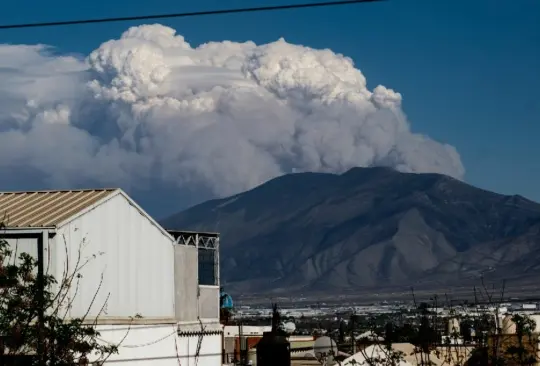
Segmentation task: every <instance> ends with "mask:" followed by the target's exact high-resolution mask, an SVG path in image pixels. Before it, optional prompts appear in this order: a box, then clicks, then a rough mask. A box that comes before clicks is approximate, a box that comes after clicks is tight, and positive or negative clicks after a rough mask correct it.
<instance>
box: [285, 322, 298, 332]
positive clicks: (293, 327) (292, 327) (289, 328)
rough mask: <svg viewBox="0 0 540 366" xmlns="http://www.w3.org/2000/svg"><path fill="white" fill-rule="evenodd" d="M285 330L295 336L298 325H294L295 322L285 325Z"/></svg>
mask: <svg viewBox="0 0 540 366" xmlns="http://www.w3.org/2000/svg"><path fill="white" fill-rule="evenodd" d="M283 330H284V331H285V332H287V333H289V334H293V333H294V331H295V330H296V324H294V323H293V322H288V323H285V324H283Z"/></svg>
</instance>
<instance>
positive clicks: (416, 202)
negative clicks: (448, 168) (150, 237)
mask: <svg viewBox="0 0 540 366" xmlns="http://www.w3.org/2000/svg"><path fill="white" fill-rule="evenodd" d="M162 224H163V225H164V226H165V227H167V228H176V229H184V230H204V231H219V232H220V233H221V259H222V262H221V271H222V274H221V275H222V279H223V280H224V281H225V282H226V283H227V284H228V286H229V287H231V285H233V288H235V289H236V290H237V291H239V290H242V291H247V292H260V291H270V290H274V291H280V290H288V291H293V290H298V289H300V288H302V289H303V290H304V291H309V290H326V291H327V290H331V289H353V288H370V287H378V288H380V287H381V286H401V285H407V286H409V285H412V284H415V283H422V282H426V281H428V282H429V281H433V282H434V283H435V282H436V283H440V284H444V285H451V284H452V283H454V282H455V283H457V281H462V280H463V279H465V278H474V277H475V276H476V277H478V276H479V275H480V274H482V273H485V272H491V273H495V274H497V275H498V276H502V277H504V276H514V277H515V276H520V275H521V274H523V275H528V274H530V272H531V271H537V270H540V205H539V204H537V203H534V202H531V201H529V200H526V199H525V198H523V197H520V196H504V195H499V194H495V193H492V192H488V191H484V190H481V189H478V188H475V187H472V186H470V185H467V184H465V183H463V182H460V181H457V180H455V179H452V178H450V177H447V176H443V175H438V174H405V173H399V172H396V171H394V170H391V169H387V168H355V169H352V170H350V171H348V172H346V173H344V174H342V175H333V174H320V173H301V174H292V175H286V176H283V177H280V178H276V179H274V180H272V181H269V182H267V183H265V184H263V185H261V186H259V187H257V188H255V189H253V190H251V191H248V192H244V193H241V194H238V195H235V196H232V197H229V198H225V199H219V200H212V201H208V202H205V203H203V204H200V205H198V206H195V207H192V208H190V209H188V210H186V211H183V212H181V213H179V214H176V215H173V216H171V217H169V218H167V219H165V220H163V222H162Z"/></svg>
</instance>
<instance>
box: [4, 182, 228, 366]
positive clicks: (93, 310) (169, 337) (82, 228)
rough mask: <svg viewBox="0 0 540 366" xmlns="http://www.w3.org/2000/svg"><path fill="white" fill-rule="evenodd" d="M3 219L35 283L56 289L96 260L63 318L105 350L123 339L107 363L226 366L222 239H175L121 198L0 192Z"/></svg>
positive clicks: (113, 193)
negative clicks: (52, 283) (92, 329)
mask: <svg viewBox="0 0 540 366" xmlns="http://www.w3.org/2000/svg"><path fill="white" fill-rule="evenodd" d="M0 215H2V217H3V218H4V224H5V225H6V226H7V228H6V229H5V230H4V231H3V233H2V236H3V237H4V238H5V239H6V240H7V241H8V243H9V244H10V246H11V248H12V249H13V250H14V251H16V252H17V253H21V252H26V253H28V254H30V255H32V256H34V258H36V259H37V260H38V263H39V270H38V272H39V274H43V273H44V272H45V271H48V273H49V274H51V275H53V276H54V277H56V279H57V280H60V279H61V278H62V276H63V273H64V270H65V268H66V266H67V268H68V269H69V271H70V272H71V271H73V270H74V269H75V266H76V263H77V260H78V258H80V259H81V261H82V262H79V263H81V264H82V263H83V262H84V261H86V260H87V259H89V258H90V261H89V262H88V264H86V265H85V266H84V267H83V268H82V269H80V271H79V273H81V274H82V278H80V283H79V285H78V290H76V289H75V288H73V289H72V290H71V292H70V295H69V297H72V299H71V301H72V303H71V307H70V308H69V309H68V308H66V309H65V311H66V313H67V320H69V319H70V318H81V317H83V316H84V315H85V314H88V315H87V317H86V322H87V323H88V324H91V323H93V322H94V321H95V324H97V326H96V327H97V329H98V330H99V331H100V332H101V339H102V341H104V342H111V343H117V342H118V341H119V340H121V339H122V338H123V337H124V336H125V335H126V333H127V336H126V338H125V339H124V341H123V343H122V344H121V345H120V348H119V354H118V355H112V356H111V357H110V358H109V359H108V362H111V363H114V362H128V361H129V364H130V365H132V364H135V365H163V366H165V365H171V366H173V365H178V363H179V362H181V364H182V365H192V364H193V365H194V364H198V365H200V366H204V365H209V366H211V365H216V366H218V365H221V356H220V353H221V333H222V330H221V327H220V325H219V276H218V273H219V267H218V252H219V250H218V249H219V237H218V235H217V234H211V235H207V234H204V233H187V232H169V231H167V230H165V229H164V228H163V227H161V226H160V225H159V224H158V223H157V222H156V221H155V220H154V219H152V217H150V216H149V215H148V214H147V213H146V212H145V211H144V210H143V209H142V208H141V207H139V206H138V205H137V204H136V203H135V202H134V201H133V200H132V199H131V198H130V197H129V196H128V195H127V194H126V193H125V192H123V191H122V190H121V189H96V190H70V191H39V192H3V193H2V192H0ZM17 256H18V255H17ZM208 258H210V262H209V260H208ZM100 282H101V284H100ZM53 290H54V289H53ZM94 296H95V299H94V300H93V298H94ZM92 303H93V305H92ZM135 315H141V316H142V318H140V319H134V320H132V319H131V317H133V316H135ZM129 324H132V325H131V329H129V332H128V325H129Z"/></svg>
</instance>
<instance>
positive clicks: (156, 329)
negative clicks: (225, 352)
mask: <svg viewBox="0 0 540 366" xmlns="http://www.w3.org/2000/svg"><path fill="white" fill-rule="evenodd" d="M97 330H98V331H99V332H100V333H101V336H100V341H101V342H102V343H104V342H107V343H111V344H119V343H120V341H122V338H124V337H126V338H125V339H124V340H123V342H122V343H120V346H119V348H118V351H119V352H118V354H114V355H111V356H110V357H109V359H108V360H107V362H106V364H111V365H113V364H121V365H126V364H128V365H157V366H178V365H182V366H221V335H205V336H201V339H202V342H201V348H200V352H199V357H198V358H196V357H195V354H196V351H197V343H198V341H199V336H189V337H185V336H178V335H177V326H176V325H172V324H171V325H161V326H132V327H131V329H129V331H128V328H127V326H118V325H108V326H106V325H102V326H98V327H97Z"/></svg>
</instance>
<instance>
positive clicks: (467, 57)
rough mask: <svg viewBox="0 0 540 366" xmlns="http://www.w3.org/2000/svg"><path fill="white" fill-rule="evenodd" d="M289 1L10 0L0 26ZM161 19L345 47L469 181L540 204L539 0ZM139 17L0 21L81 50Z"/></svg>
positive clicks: (207, 34)
mask: <svg viewBox="0 0 540 366" xmlns="http://www.w3.org/2000/svg"><path fill="white" fill-rule="evenodd" d="M294 2H296V3H301V2H303V1H299V0H288V1H287V0H273V1H270V0H268V1H260V0H252V1H247V0H243V1H242V0H226V1H223V0H222V1H217V0H198V1H196V2H195V1H193V2H185V3H183V2H181V1H170V0H162V1H159V2H155V1H143V0H131V1H129V2H125V3H123V2H121V1H118V0H108V1H103V0H99V1H98V0H95V1H92V2H73V1H67V0H51V1H42V0H26V1H17V2H16V1H8V2H6V4H3V5H4V6H3V9H2V12H1V13H0V23H1V24H9V23H21V22H38V21H53V20H67V19H73V18H75V19H77V18H88V17H109V16H128V15H143V14H149V13H164V12H184V11H197V10H209V9H215V8H230V7H245V6H259V5H276V4H284V3H294ZM6 5H7V6H6ZM152 23H153V22H152ZM159 23H162V24H165V25H168V26H171V27H173V28H175V29H177V31H178V33H179V34H182V35H184V36H185V37H186V39H187V40H188V41H189V42H190V43H191V44H192V45H196V44H199V43H204V42H206V41H220V40H224V39H228V40H233V41H244V40H253V41H254V42H256V43H266V42H270V41H274V40H276V39H278V38H279V37H284V38H285V39H286V40H287V41H288V42H291V43H297V44H302V45H307V46H310V47H314V48H330V49H332V50H333V51H335V52H339V53H343V54H345V55H347V56H349V57H351V58H352V59H353V60H354V61H355V63H356V65H357V67H359V68H360V69H361V70H362V72H363V73H364V74H365V75H366V77H367V80H368V84H369V87H370V88H374V87H375V86H377V85H378V84H382V85H385V86H387V87H389V88H393V89H395V90H396V91H398V92H400V93H401V94H402V95H403V98H404V102H403V108H404V110H405V112H406V113H407V115H408V116H409V119H410V121H411V123H412V127H413V130H414V131H416V132H421V133H425V134H427V135H429V136H431V137H432V138H435V139H437V140H440V141H444V142H448V143H450V144H452V145H454V146H456V148H457V149H458V151H459V152H460V154H461V157H462V160H463V162H464V164H465V167H466V169H467V174H466V180H467V181H468V182H469V183H472V184H474V185H477V186H479V187H482V188H485V189H489V190H493V191H496V192H501V193H507V194H521V195H524V196H526V197H529V198H531V199H534V200H536V201H539V202H540V188H539V184H540V143H539V142H538V138H539V136H540V92H539V85H540V70H539V68H540V1H538V0H514V1H502V0H500V1H498V0H452V1H448V0H436V1H435V0H414V1H412V0H388V1H386V2H384V3H371V4H360V5H352V6H343V7H336V8H333V9H330V8H319V9H311V10H300V11H298V10H295V11H284V12H272V13H259V14H256V13H252V14H237V15H220V16H209V17H198V18H185V19H171V20H160V21H159ZM138 24H141V23H130V22H127V23H112V24H96V25H81V26H73V27H59V28H43V29H38V28H35V29H33V28H30V29H19V30H17V29H15V30H0V43H12V44H18V43H27V44H35V43H44V44H50V45H54V46H56V47H58V48H59V51H60V52H77V53H84V54H86V53H88V52H89V51H91V50H93V49H95V48H96V47H97V46H98V45H99V44H100V43H102V42H104V41H106V40H109V39H111V38H117V37H118V36H119V35H120V34H121V33H122V32H123V31H124V30H126V29H127V28H128V27H129V26H132V25H138Z"/></svg>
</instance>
